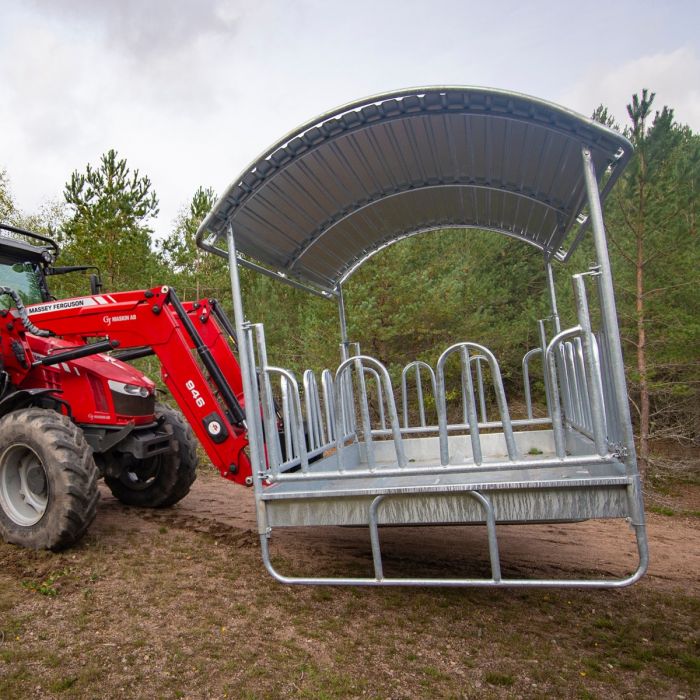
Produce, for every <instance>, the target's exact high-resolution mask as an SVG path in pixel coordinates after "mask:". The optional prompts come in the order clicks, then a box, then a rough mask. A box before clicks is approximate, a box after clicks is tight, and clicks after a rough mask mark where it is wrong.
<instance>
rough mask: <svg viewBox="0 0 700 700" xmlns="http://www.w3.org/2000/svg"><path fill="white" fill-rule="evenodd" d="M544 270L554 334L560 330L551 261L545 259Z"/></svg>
mask: <svg viewBox="0 0 700 700" xmlns="http://www.w3.org/2000/svg"><path fill="white" fill-rule="evenodd" d="M544 271H545V273H546V275H547V289H548V290H549V304H550V306H551V308H552V322H553V323H554V335H556V334H557V333H559V331H560V330H561V321H560V320H559V310H558V309H557V292H556V290H555V288H554V271H553V270H552V263H551V261H549V260H547V259H545V261H544Z"/></svg>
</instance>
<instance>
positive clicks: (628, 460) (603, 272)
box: [582, 148, 637, 474]
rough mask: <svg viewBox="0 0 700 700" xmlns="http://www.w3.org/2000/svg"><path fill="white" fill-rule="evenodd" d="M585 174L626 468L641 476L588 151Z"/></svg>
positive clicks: (595, 179)
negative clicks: (638, 472)
mask: <svg viewBox="0 0 700 700" xmlns="http://www.w3.org/2000/svg"><path fill="white" fill-rule="evenodd" d="M582 155H583V174H584V177H585V179H586V194H587V197H588V208H589V211H590V217H591V227H592V229H593V242H594V244H595V251H596V258H597V262H598V266H599V267H600V290H601V295H600V310H601V315H602V317H603V323H604V324H605V328H606V330H607V342H608V345H609V350H610V365H611V370H612V371H611V374H612V381H613V386H614V390H615V394H616V396H617V399H618V400H617V404H618V410H619V413H620V415H619V418H620V426H621V428H622V431H621V432H622V439H623V441H624V447H625V451H626V455H625V465H626V467H627V471H628V473H630V474H636V473H637V454H636V450H635V447H634V433H633V431H632V417H631V415H630V409H629V401H628V399H627V382H626V379H625V365H624V362H623V359H622V344H621V342H620V328H619V326H618V323H617V309H616V308H615V293H614V291H613V280H612V271H611V269H610V258H609V256H608V246H607V240H606V236H605V224H604V222H603V208H602V206H601V203H600V194H599V192H598V181H597V178H596V173H595V166H594V164H593V158H592V157H591V152H590V150H588V149H587V148H584V149H583V150H582Z"/></svg>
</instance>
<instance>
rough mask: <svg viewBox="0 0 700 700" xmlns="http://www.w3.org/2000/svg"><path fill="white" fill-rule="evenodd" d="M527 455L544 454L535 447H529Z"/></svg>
mask: <svg viewBox="0 0 700 700" xmlns="http://www.w3.org/2000/svg"><path fill="white" fill-rule="evenodd" d="M527 453H528V454H529V455H533V456H535V455H542V454H544V452H542V450H539V449H538V448H537V447H531V448H530V449H529V450H528V452H527Z"/></svg>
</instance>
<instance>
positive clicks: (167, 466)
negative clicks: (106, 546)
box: [105, 404, 198, 508]
mask: <svg viewBox="0 0 700 700" xmlns="http://www.w3.org/2000/svg"><path fill="white" fill-rule="evenodd" d="M156 416H158V417H159V418H160V417H162V418H163V423H162V427H163V428H164V429H165V430H166V431H167V432H169V433H170V434H172V436H173V451H172V452H167V453H165V454H160V455H155V456H153V457H148V458H147V459H142V460H137V459H135V458H133V457H130V456H126V459H125V464H124V467H123V468H122V470H121V474H120V475H119V476H118V477H115V476H109V475H107V474H106V475H105V484H107V486H108V487H109V489H110V491H111V492H112V494H113V495H114V496H115V497H116V498H118V499H119V500H120V501H121V502H122V503H124V504H126V505H129V506H139V507H141V508H167V507H168V506H172V505H174V504H175V503H177V502H178V501H180V500H182V499H183V498H184V497H185V496H186V495H187V494H188V493H189V492H190V487H191V486H192V484H193V483H194V480H195V479H196V478H197V464H198V458H197V441H196V439H195V437H194V434H193V433H192V430H191V428H190V426H189V425H188V424H187V423H186V422H185V419H184V418H183V417H182V414H181V413H180V412H179V411H176V410H174V409H172V408H170V407H169V406H165V405H163V404H158V405H156Z"/></svg>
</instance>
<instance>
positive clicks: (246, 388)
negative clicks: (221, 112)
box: [226, 223, 264, 534]
mask: <svg viewBox="0 0 700 700" xmlns="http://www.w3.org/2000/svg"><path fill="white" fill-rule="evenodd" d="M226 241H227V243H228V265H229V274H230V276H231V292H232V297H233V315H234V321H235V324H236V340H237V341H238V364H239V365H240V367H241V378H242V379H243V392H244V394H245V412H246V428H247V429H248V443H249V448H250V461H251V466H252V472H253V487H254V489H255V492H256V495H259V494H260V493H261V491H262V484H261V483H260V476H259V470H260V468H261V465H262V464H264V462H263V453H262V449H261V446H262V435H259V434H258V424H259V412H260V407H259V405H258V402H257V401H254V400H252V397H253V396H255V394H256V392H255V388H256V387H257V383H255V384H254V382H257V379H256V377H255V367H251V366H250V357H251V356H252V355H253V353H252V348H248V343H249V340H250V339H249V337H248V334H247V333H246V332H245V330H244V329H245V317H244V316H243V300H242V298H241V280H240V276H239V274H238V256H237V255H236V243H235V241H234V238H233V226H232V225H231V224H230V223H229V225H228V228H227V230H226ZM256 412H257V413H258V415H256ZM258 525H259V527H260V528H263V529H264V526H263V523H262V522H259V523H258ZM261 534H263V533H261Z"/></svg>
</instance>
